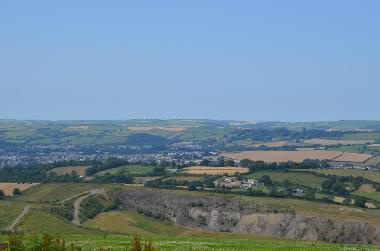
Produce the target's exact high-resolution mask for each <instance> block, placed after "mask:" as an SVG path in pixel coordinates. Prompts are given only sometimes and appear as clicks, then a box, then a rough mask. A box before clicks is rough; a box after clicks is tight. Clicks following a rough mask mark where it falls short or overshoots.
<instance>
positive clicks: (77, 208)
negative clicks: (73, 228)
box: [71, 188, 105, 226]
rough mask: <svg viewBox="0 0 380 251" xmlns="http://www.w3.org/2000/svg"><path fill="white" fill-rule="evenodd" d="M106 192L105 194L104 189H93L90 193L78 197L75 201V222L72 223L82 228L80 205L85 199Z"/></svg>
mask: <svg viewBox="0 0 380 251" xmlns="http://www.w3.org/2000/svg"><path fill="white" fill-rule="evenodd" d="M104 192H105V189H104V188H97V189H92V190H90V191H89V192H88V193H86V194H85V195H83V196H80V197H78V198H77V199H76V200H75V201H74V217H73V220H72V221H71V223H73V224H75V225H78V226H80V224H81V223H80V219H79V213H80V204H81V203H82V201H83V200H84V199H86V198H88V197H90V196H92V195H95V194H101V193H104Z"/></svg>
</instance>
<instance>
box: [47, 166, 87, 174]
mask: <svg viewBox="0 0 380 251" xmlns="http://www.w3.org/2000/svg"><path fill="white" fill-rule="evenodd" d="M87 168H88V166H63V167H56V168H53V169H51V170H50V171H49V173H50V172H53V173H56V174H57V175H65V174H71V172H72V171H76V172H77V174H78V175H80V176H85V173H86V169H87Z"/></svg>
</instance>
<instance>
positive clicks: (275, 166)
mask: <svg viewBox="0 0 380 251" xmlns="http://www.w3.org/2000/svg"><path fill="white" fill-rule="evenodd" d="M240 165H241V166H242V167H247V168H249V171H250V172H251V173H254V172H257V171H261V170H266V171H268V170H290V169H316V168H323V169H324V168H329V164H328V162H327V161H319V160H304V161H303V162H300V163H298V162H292V161H288V162H279V163H277V162H273V163H266V162H264V161H254V160H249V159H243V160H241V161H240Z"/></svg>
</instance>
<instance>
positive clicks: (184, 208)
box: [114, 189, 380, 244]
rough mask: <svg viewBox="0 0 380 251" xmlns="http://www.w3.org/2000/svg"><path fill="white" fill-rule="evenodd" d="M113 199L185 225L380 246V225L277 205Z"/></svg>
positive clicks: (134, 195) (157, 197)
mask: <svg viewBox="0 0 380 251" xmlns="http://www.w3.org/2000/svg"><path fill="white" fill-rule="evenodd" d="M114 196H116V197H118V198H119V199H120V200H121V202H122V203H123V204H124V206H125V207H126V208H128V209H130V210H134V211H137V212H139V213H144V214H146V215H148V216H152V217H154V218H158V219H164V220H167V221H170V222H172V223H175V224H178V225H183V226H190V227H197V228H203V229H206V230H212V231H224V232H237V233H248V234H260V235H270V236H277V237H285V238H289V239H299V240H301V239H302V240H311V241H317V240H320V241H328V242H346V243H366V244H368V243H377V244H379V243H380V226H377V225H369V224H366V223H364V222H363V223H361V222H343V221H338V220H332V219H328V218H325V217H308V216H305V215H303V214H299V213H295V212H294V211H293V210H291V209H289V208H286V207H280V206H277V205H269V204H261V203H257V202H254V201H247V200H239V199H236V198H234V199H232V198H230V197H226V198H223V197H221V196H212V195H201V194H199V195H197V194H181V193H174V192H168V191H157V190H147V189H143V190H136V191H131V192H123V191H116V192H115V193H114Z"/></svg>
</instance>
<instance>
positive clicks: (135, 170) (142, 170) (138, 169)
mask: <svg viewBox="0 0 380 251" xmlns="http://www.w3.org/2000/svg"><path fill="white" fill-rule="evenodd" d="M153 168H154V167H153V166H141V165H128V166H120V167H115V168H111V169H107V170H104V171H101V172H98V173H96V174H95V175H98V176H101V175H104V174H106V173H110V174H116V173H118V172H119V171H120V170H126V171H128V172H129V173H130V174H136V175H139V174H146V173H149V172H151V171H152V170H153Z"/></svg>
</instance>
